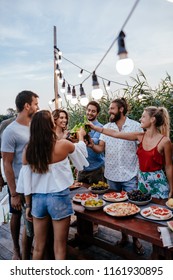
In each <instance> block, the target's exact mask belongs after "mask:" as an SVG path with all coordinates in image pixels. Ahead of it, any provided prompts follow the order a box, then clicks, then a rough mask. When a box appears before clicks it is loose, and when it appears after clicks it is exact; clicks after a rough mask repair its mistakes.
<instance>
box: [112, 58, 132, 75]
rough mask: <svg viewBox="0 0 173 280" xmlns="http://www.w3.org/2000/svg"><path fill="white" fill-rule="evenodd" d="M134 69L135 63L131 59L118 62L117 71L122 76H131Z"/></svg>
mask: <svg viewBox="0 0 173 280" xmlns="http://www.w3.org/2000/svg"><path fill="white" fill-rule="evenodd" d="M133 68H134V63H133V60H132V59H131V58H123V59H120V60H118V61H117V63H116V69H117V72H118V73H119V74H120V75H129V74H130V73H131V72H132V71H133Z"/></svg>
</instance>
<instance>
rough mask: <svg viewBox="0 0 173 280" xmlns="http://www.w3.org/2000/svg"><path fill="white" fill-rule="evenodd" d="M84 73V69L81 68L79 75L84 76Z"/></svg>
mask: <svg viewBox="0 0 173 280" xmlns="http://www.w3.org/2000/svg"><path fill="white" fill-rule="evenodd" d="M82 75H83V69H81V70H80V73H79V74H78V77H79V78H82Z"/></svg>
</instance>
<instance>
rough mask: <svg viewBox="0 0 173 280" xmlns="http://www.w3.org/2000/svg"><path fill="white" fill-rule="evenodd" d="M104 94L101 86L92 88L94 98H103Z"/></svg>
mask: <svg viewBox="0 0 173 280" xmlns="http://www.w3.org/2000/svg"><path fill="white" fill-rule="evenodd" d="M102 96H103V90H102V89H101V88H94V89H93V90H92V97H93V98H94V99H101V98H102Z"/></svg>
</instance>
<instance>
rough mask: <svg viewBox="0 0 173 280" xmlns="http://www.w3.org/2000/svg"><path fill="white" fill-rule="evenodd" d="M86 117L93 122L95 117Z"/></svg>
mask: <svg viewBox="0 0 173 280" xmlns="http://www.w3.org/2000/svg"><path fill="white" fill-rule="evenodd" d="M87 119H88V121H90V122H93V121H95V119H96V117H89V118H88V117H87Z"/></svg>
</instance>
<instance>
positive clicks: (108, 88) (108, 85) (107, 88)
mask: <svg viewBox="0 0 173 280" xmlns="http://www.w3.org/2000/svg"><path fill="white" fill-rule="evenodd" d="M110 84H111V82H110V81H109V82H108V83H107V86H106V90H110Z"/></svg>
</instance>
